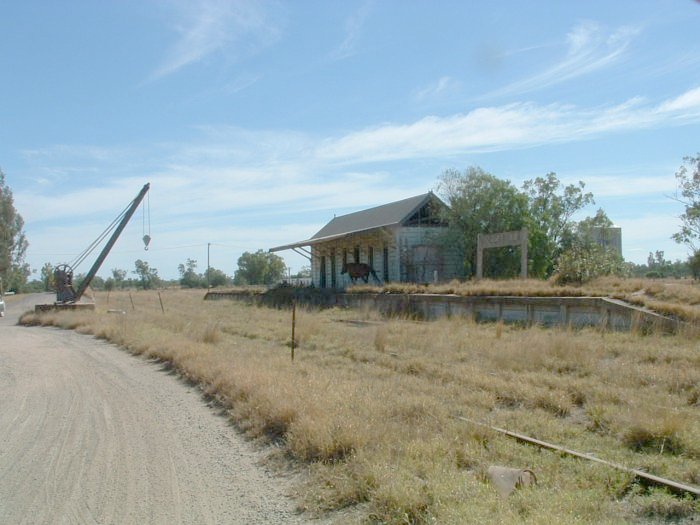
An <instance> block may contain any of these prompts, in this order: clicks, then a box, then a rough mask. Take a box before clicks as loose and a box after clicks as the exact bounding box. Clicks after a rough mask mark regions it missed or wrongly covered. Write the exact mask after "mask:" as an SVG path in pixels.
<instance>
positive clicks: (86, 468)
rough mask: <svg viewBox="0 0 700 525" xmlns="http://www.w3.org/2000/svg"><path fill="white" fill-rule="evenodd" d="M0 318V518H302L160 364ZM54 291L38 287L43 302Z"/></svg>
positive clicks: (250, 454)
mask: <svg viewBox="0 0 700 525" xmlns="http://www.w3.org/2000/svg"><path fill="white" fill-rule="evenodd" d="M11 299H12V300H11V301H8V304H7V315H6V317H4V318H2V319H0V523H2V524H25V523H26V524H44V523H46V524H54V523H56V524H64V523H65V524H72V523H75V524H83V523H88V524H92V523H99V524H108V523H109V524H112V523H124V524H147V523H162V524H175V523H193V524H194V523H211V524H225V523H242V524H243V523H245V524H252V523H305V522H307V521H308V520H306V519H304V518H303V517H302V516H299V515H298V514H296V513H295V511H294V508H295V505H294V502H293V501H292V500H291V499H289V498H288V497H287V496H286V494H288V492H289V489H290V484H291V480H288V479H285V478H280V477H276V476H273V475H272V474H271V473H270V472H268V471H267V470H266V469H265V468H264V466H262V465H261V459H262V456H261V453H260V452H259V451H256V450H255V448H254V446H253V445H252V444H251V443H249V442H246V441H245V440H244V439H243V438H242V437H241V436H240V435H239V434H238V433H237V432H236V431H235V430H234V429H233V428H232V427H231V426H230V425H228V424H227V422H226V420H225V418H223V417H220V416H218V415H217V414H216V411H215V410H214V409H212V408H210V407H208V406H207V404H206V402H205V401H204V400H203V399H202V397H201V396H200V394H199V392H198V391H197V389H195V388H191V387H188V386H187V385H185V384H184V383H183V382H182V381H179V380H177V378H175V377H173V376H172V375H171V374H168V373H167V372H166V371H164V370H163V369H162V367H161V366H160V365H158V364H154V363H151V362H148V361H146V360H143V359H140V358H136V357H133V356H131V355H129V354H128V353H126V352H124V351H122V350H120V349H118V348H117V347H115V346H113V345H110V344H108V343H105V342H101V341H98V340H96V339H94V338H92V337H89V336H83V335H79V334H76V333H74V332H71V331H62V330H57V329H51V328H26V327H19V326H15V323H16V321H17V318H18V315H19V313H21V312H22V311H24V310H25V309H29V308H31V306H32V302H33V301H36V300H37V296H32V297H28V298H22V297H14V298H11ZM42 299H43V302H50V301H52V300H53V297H52V296H48V297H46V296H44V297H43V298H40V299H39V301H38V302H42Z"/></svg>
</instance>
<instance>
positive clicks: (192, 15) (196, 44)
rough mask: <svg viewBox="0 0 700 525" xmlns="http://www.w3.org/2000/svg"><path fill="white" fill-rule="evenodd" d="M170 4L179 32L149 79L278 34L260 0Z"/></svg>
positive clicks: (250, 49) (252, 48) (251, 47)
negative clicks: (173, 10)
mask: <svg viewBox="0 0 700 525" xmlns="http://www.w3.org/2000/svg"><path fill="white" fill-rule="evenodd" d="M171 5H172V6H173V7H174V8H175V11H176V17H177V23H176V27H175V29H176V31H177V32H178V33H179V35H180V36H179V39H178V40H177V41H176V42H175V44H174V45H173V46H172V48H171V49H170V51H169V52H168V55H167V57H166V58H165V60H164V61H163V62H162V63H161V64H160V65H159V66H158V67H157V68H156V69H155V71H154V72H153V73H152V74H151V76H150V78H149V81H153V80H157V79H159V78H162V77H165V76H167V75H170V74H172V73H175V72H176V71H178V70H180V69H182V68H183V67H186V66H188V65H190V64H193V63H196V62H199V61H201V60H203V59H204V58H205V57H207V56H209V55H212V54H214V53H216V52H221V51H225V52H226V53H227V54H228V55H233V56H237V57H240V56H241V55H243V54H250V53H255V52H257V51H258V50H259V49H261V48H264V47H266V46H268V45H270V44H272V43H273V42H275V41H276V40H277V38H278V37H279V32H278V30H277V28H276V27H275V25H274V24H273V23H272V22H271V20H270V19H269V17H268V16H267V13H266V5H265V3H264V2H262V1H252V0H238V1H232V0H198V1H196V2H186V1H178V2H174V3H173V4H171ZM243 42H244V43H245V45H244V46H243V45H242V43H243ZM239 43H241V45H237V44H239Z"/></svg>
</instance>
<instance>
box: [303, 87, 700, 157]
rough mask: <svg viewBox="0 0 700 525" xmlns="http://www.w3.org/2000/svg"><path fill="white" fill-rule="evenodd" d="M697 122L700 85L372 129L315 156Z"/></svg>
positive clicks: (506, 144) (472, 147)
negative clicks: (667, 94)
mask: <svg viewBox="0 0 700 525" xmlns="http://www.w3.org/2000/svg"><path fill="white" fill-rule="evenodd" d="M698 121H700V88H694V89H691V90H689V91H687V92H685V93H683V94H681V95H679V96H678V97H675V98H673V99H669V100H666V101H662V102H661V103H659V104H650V103H648V102H645V101H644V100H643V99H641V98H632V99H630V100H628V101H626V102H624V103H622V104H618V105H615V106H606V107H598V108H592V109H590V108H589V109H585V108H579V107H576V106H571V105H560V104H550V105H545V106H542V105H537V104H533V103H518V104H508V105H504V106H495V107H481V108H477V109H475V110H473V111H470V112H469V113H466V114H456V115H450V116H447V117H436V116H429V117H425V118H422V119H420V120H418V121H416V122H413V123H410V124H385V125H381V126H376V127H372V128H368V129H365V130H361V131H358V132H354V133H350V134H348V135H345V136H342V137H339V138H334V139H328V140H326V141H325V142H324V143H323V144H321V145H320V146H319V148H318V149H317V152H316V155H317V157H318V158H319V159H323V160H325V161H327V162H340V163H352V164H357V163H360V162H379V161H391V160H400V159H412V158H422V157H430V156H449V155H458V154H468V153H481V152H486V151H500V150H506V149H517V148H524V147H532V146H537V145H541V144H551V143H555V142H572V141H579V140H586V139H588V138H591V137H595V136H600V135H603V134H605V133H615V132H620V131H629V130H634V129H645V128H651V127H658V126H673V125H679V124H684V123H689V122H698Z"/></svg>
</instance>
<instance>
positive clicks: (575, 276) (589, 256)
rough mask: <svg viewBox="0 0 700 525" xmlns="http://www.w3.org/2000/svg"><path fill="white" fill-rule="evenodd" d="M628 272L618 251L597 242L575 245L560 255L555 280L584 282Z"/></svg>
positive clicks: (622, 274) (563, 282)
mask: <svg viewBox="0 0 700 525" xmlns="http://www.w3.org/2000/svg"><path fill="white" fill-rule="evenodd" d="M626 273H627V268H626V266H625V262H624V260H623V259H622V257H621V256H620V255H619V254H618V253H617V252H616V251H614V250H610V249H605V248H603V247H602V246H599V245H597V244H589V245H574V246H572V247H571V248H569V249H568V250H566V251H565V252H564V253H562V254H561V256H560V257H559V261H558V262H557V268H556V272H555V274H554V282H556V283H557V284H583V283H587V282H589V281H591V280H593V279H596V278H597V277H604V276H606V275H617V276H624V275H625V274H626Z"/></svg>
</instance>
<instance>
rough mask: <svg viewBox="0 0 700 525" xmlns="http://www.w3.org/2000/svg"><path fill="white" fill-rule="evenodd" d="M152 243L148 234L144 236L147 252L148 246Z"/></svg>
mask: <svg viewBox="0 0 700 525" xmlns="http://www.w3.org/2000/svg"><path fill="white" fill-rule="evenodd" d="M150 243H151V236H150V235H148V234H146V235H144V236H143V244H144V247H143V249H144V250H145V251H148V245H149V244H150Z"/></svg>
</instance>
